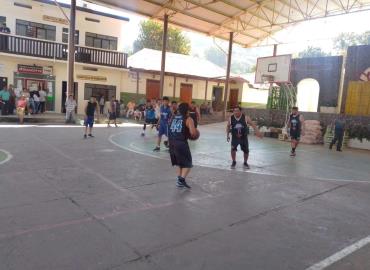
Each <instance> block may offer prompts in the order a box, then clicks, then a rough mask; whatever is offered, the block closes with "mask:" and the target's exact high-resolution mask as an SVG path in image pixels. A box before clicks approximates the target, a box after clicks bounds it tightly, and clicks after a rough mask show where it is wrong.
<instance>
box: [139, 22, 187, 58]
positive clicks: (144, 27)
mask: <svg viewBox="0 0 370 270" xmlns="http://www.w3.org/2000/svg"><path fill="white" fill-rule="evenodd" d="M162 36H163V26H162V24H160V23H158V22H155V21H153V20H147V21H142V22H141V23H140V30H139V36H138V37H137V39H136V40H135V41H134V44H133V47H134V53H136V52H138V51H140V50H141V49H143V48H148V49H153V50H162V44H163V43H162ZM190 50H191V46H190V40H189V39H188V38H187V37H186V36H185V35H184V34H183V33H182V32H181V31H180V30H178V29H175V28H172V27H168V40H167V51H168V52H173V53H181V54H189V53H190Z"/></svg>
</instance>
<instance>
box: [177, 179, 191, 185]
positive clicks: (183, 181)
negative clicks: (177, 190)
mask: <svg viewBox="0 0 370 270" xmlns="http://www.w3.org/2000/svg"><path fill="white" fill-rule="evenodd" d="M179 182H181V183H182V185H183V186H184V187H186V188H191V186H189V185H188V183H186V180H185V178H183V177H179Z"/></svg>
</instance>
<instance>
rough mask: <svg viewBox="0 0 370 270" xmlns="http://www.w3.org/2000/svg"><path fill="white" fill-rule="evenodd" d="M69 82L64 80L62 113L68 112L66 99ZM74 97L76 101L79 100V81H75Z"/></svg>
mask: <svg viewBox="0 0 370 270" xmlns="http://www.w3.org/2000/svg"><path fill="white" fill-rule="evenodd" d="M67 89H68V88H67V82H66V81H63V82H62V106H61V108H62V113H65V112H66V106H65V103H66V99H67ZM73 97H74V99H75V100H76V102H77V101H78V83H77V82H75V83H74V87H73ZM76 113H77V107H76Z"/></svg>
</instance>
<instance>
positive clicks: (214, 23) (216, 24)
mask: <svg viewBox="0 0 370 270" xmlns="http://www.w3.org/2000/svg"><path fill="white" fill-rule="evenodd" d="M143 1H144V2H148V3H150V4H153V5H156V6H159V7H162V5H161V4H159V3H157V2H155V1H153V0H143ZM166 8H167V9H169V10H172V11H175V12H177V13H180V14H183V15H186V16H189V17H191V18H193V19H197V20H200V21H204V22H206V23H209V24H213V25H215V26H219V27H222V28H225V29H227V30H228V31H229V32H235V33H240V34H243V35H245V36H247V37H250V38H252V39H255V40H257V39H258V38H257V37H255V36H252V35H250V34H248V33H246V32H245V31H241V30H238V29H234V28H231V27H228V26H225V25H222V24H219V23H217V22H214V21H211V20H209V19H206V18H203V17H199V16H197V15H194V14H191V13H189V12H187V11H184V10H180V9H178V8H176V7H174V6H168V7H166ZM224 39H225V38H224Z"/></svg>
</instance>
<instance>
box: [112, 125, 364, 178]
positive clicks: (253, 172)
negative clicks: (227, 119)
mask: <svg viewBox="0 0 370 270" xmlns="http://www.w3.org/2000/svg"><path fill="white" fill-rule="evenodd" d="M122 134H125V132H119V133H116V134H112V135H110V136H109V138H108V141H109V142H110V143H112V144H114V145H115V146H117V147H119V148H121V149H123V150H127V151H130V152H133V153H136V154H140V155H144V156H147V157H152V158H157V159H161V160H169V158H165V157H162V156H157V155H155V154H152V153H150V152H149V151H145V150H142V149H139V148H138V147H136V146H135V145H134V143H131V144H130V147H131V148H130V147H127V146H124V145H121V144H119V143H117V142H115V141H114V140H113V138H114V137H116V136H118V135H122ZM195 165H196V166H198V167H203V168H211V169H220V167H212V166H209V165H204V164H195ZM222 170H228V171H233V170H235V169H231V168H228V167H226V168H222ZM239 172H246V173H250V174H257V175H269V176H277V177H287V176H288V175H284V174H277V173H270V172H257V171H251V170H248V171H245V170H240V171H239ZM309 179H310V180H313V181H328V182H349V183H361V184H370V182H369V181H361V180H354V179H331V178H321V177H318V178H309Z"/></svg>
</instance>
